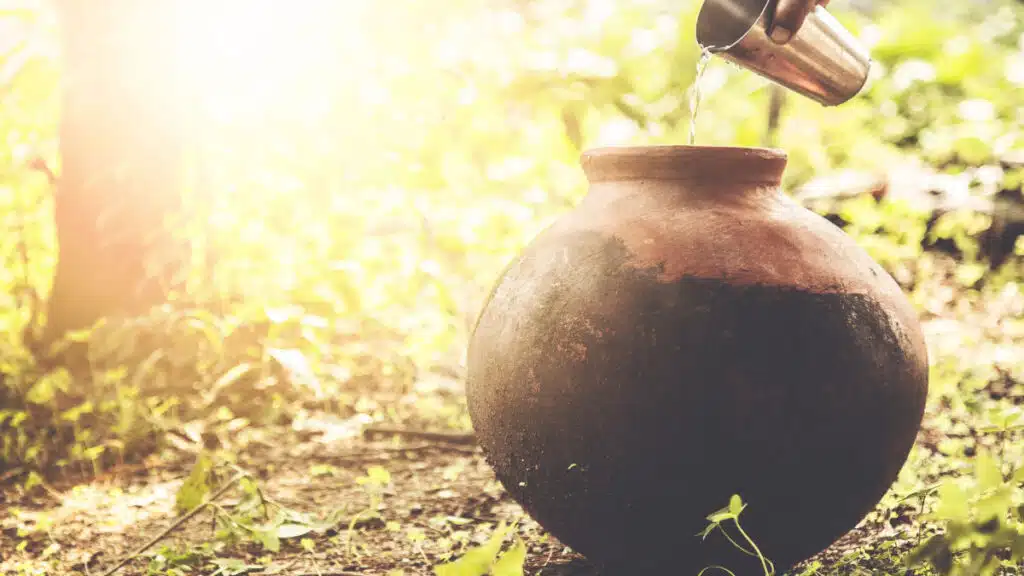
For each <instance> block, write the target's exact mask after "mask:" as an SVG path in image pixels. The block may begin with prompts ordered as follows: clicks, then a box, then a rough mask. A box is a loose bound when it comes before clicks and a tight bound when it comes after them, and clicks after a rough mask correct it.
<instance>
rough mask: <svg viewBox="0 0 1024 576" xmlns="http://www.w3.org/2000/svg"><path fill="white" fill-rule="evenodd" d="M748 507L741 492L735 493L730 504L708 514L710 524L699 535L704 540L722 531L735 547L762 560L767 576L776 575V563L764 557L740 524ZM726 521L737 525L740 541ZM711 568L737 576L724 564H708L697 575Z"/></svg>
mask: <svg viewBox="0 0 1024 576" xmlns="http://www.w3.org/2000/svg"><path fill="white" fill-rule="evenodd" d="M746 507H747V505H746V504H745V503H744V502H743V499H742V498H740V496H739V494H733V496H732V498H730V499H729V505H728V506H726V507H724V508H722V509H721V510H718V511H716V512H712V513H711V514H709V515H708V517H707V520H708V525H707V527H705V528H704V530H703V531H701V532H700V534H698V536H700V537H701V539H702V540H703V539H707V537H708V536H710V535H711V534H712V533H713V532H715V531H719V532H721V533H722V535H723V536H725V538H726V539H727V540H729V543H730V544H732V546H733V547H734V548H736V549H737V550H739V551H740V552H743V553H744V554H747V555H748V556H753V557H755V558H757V559H758V560H759V561H760V562H761V569H762V570H764V575H765V576H774V574H775V565H774V564H772V561H771V560H769V559H767V558H765V557H764V554H762V553H761V550H760V549H759V548H758V547H757V544H755V543H754V541H753V540H752V539H751V538H750V536H749V535H748V534H747V532H746V531H745V530H744V529H743V526H741V525H740V514H742V513H743V510H744V509H746ZM726 522H732V524H733V526H735V528H736V531H737V532H738V533H739V535H740V541H737V540H736V539H735V538H733V536H732V535H731V534H729V532H728V530H727V528H726V526H723V523H726ZM709 570H720V571H722V572H725V573H726V574H729V575H730V576H736V575H735V573H733V571H732V570H729V569H728V568H726V567H724V566H708V567H706V568H704V569H703V570H701V571H700V573H698V575H697V576H703V575H704V573H705V572H708V571H709Z"/></svg>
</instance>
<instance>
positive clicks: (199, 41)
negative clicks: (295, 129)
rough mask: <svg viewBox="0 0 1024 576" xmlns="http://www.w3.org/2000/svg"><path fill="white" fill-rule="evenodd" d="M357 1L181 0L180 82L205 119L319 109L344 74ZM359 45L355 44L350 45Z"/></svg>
mask: <svg viewBox="0 0 1024 576" xmlns="http://www.w3.org/2000/svg"><path fill="white" fill-rule="evenodd" d="M357 4H362V3H357V2H351V1H347V0H334V1H331V0H303V1H298V2H281V1H279V0H260V1H244V2H243V1H238V0H233V1H219V2H203V1H200V0H188V1H185V2H182V4H181V9H180V12H179V15H180V17H181V22H180V26H179V33H180V34H181V38H180V42H179V46H180V47H181V52H180V57H181V61H180V64H181V66H182V74H183V78H182V80H183V82H184V84H185V87H186V89H187V91H188V92H190V93H191V94H193V95H194V98H196V100H197V102H196V104H198V105H200V106H201V107H202V109H203V111H204V112H205V113H206V114H208V115H209V116H210V118H209V119H211V120H214V121H221V122H231V123H234V122H241V123H245V124H249V123H252V122H257V123H258V122H259V121H260V120H261V118H262V117H264V116H266V115H268V114H270V115H274V116H279V115H281V114H286V115H293V114H300V115H302V116H307V115H310V114H312V115H316V114H317V113H323V112H324V110H323V108H324V107H326V106H329V102H328V101H327V100H328V99H327V98H326V97H325V95H326V94H327V93H328V92H329V89H328V88H327V87H328V86H332V85H336V84H337V82H336V81H337V80H338V79H340V77H341V76H342V75H344V73H345V69H344V67H343V66H342V65H341V63H342V62H344V61H346V60H348V59H350V58H352V57H353V56H354V54H352V49H353V48H352V46H353V44H352V43H351V42H346V39H349V38H351V37H352V35H353V34H355V33H356V32H357V30H355V28H356V27H357V24H356V22H357V21H358V15H357V14H356V12H357V8H358V7H357V6H356V5H357ZM356 50H358V49H356Z"/></svg>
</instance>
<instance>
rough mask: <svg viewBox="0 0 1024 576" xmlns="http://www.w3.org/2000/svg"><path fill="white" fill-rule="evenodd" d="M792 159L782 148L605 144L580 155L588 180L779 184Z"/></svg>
mask: <svg viewBox="0 0 1024 576" xmlns="http://www.w3.org/2000/svg"><path fill="white" fill-rule="evenodd" d="M788 160H789V155H788V154H786V152H785V151H783V150H781V149H778V148H760V147H741V146H687V145H653V146H605V147H598V148H591V149H589V150H585V151H584V152H583V153H582V155H581V156H580V163H581V164H582V166H583V171H584V173H585V174H586V176H587V179H588V180H589V181H590V182H606V181H615V180H688V181H694V180H700V181H707V182H709V183H716V182H717V183H725V182H743V183H750V184H778V183H779V182H780V181H781V180H782V174H783V172H784V171H785V169H786V164H787V163H788Z"/></svg>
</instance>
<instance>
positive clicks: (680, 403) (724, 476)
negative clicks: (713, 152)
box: [467, 230, 927, 574]
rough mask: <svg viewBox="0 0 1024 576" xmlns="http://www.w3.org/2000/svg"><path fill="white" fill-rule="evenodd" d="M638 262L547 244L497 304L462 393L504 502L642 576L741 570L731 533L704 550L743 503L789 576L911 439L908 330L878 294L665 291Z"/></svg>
mask: <svg viewBox="0 0 1024 576" xmlns="http://www.w3.org/2000/svg"><path fill="white" fill-rule="evenodd" d="M633 262H634V259H633V258H632V255H631V252H630V250H629V249H628V247H627V246H626V245H625V244H624V243H623V242H622V241H621V240H619V239H616V238H615V237H613V236H610V235H606V234H602V233H599V232H593V231H579V230H576V231H569V232H564V233H562V234H560V235H549V236H548V237H547V238H546V239H543V240H541V241H539V242H538V243H536V244H535V245H533V246H531V247H530V248H529V249H528V250H527V251H526V252H525V253H524V254H523V256H522V257H521V258H520V259H519V260H518V261H517V262H516V263H515V264H513V266H511V267H510V268H509V270H508V271H507V272H506V274H505V276H504V278H503V279H502V280H501V282H500V283H499V285H498V286H497V287H496V289H495V291H494V293H493V294H492V297H491V299H490V301H489V303H488V304H487V306H486V308H485V310H484V312H483V313H482V315H481V317H480V320H479V322H478V325H477V329H476V331H475V333H474V337H473V341H472V343H471V346H470V353H469V368H470V370H469V379H468V383H467V395H468V401H469V409H470V414H471V417H472V419H473V424H474V427H475V429H476V433H477V435H478V437H479V440H480V443H481V445H482V446H483V448H484V450H485V453H486V454H487V457H488V460H489V462H490V463H491V465H492V466H493V467H494V469H495V471H496V474H497V476H498V478H499V479H500V480H501V481H502V483H503V484H504V485H505V487H506V488H507V490H508V491H509V493H510V494H511V495H512V496H513V497H514V498H515V499H516V500H517V501H519V502H520V503H521V504H522V505H523V507H524V508H525V509H526V511H528V512H529V513H530V514H531V515H532V516H533V517H534V518H536V519H537V520H538V521H539V522H540V523H541V524H542V525H543V526H544V527H545V528H547V529H548V530H549V531H551V532H552V533H553V534H554V535H555V536H557V537H558V538H559V539H560V540H562V541H563V542H564V543H566V544H568V545H569V546H571V547H573V548H574V549H576V550H577V551H579V552H580V553H582V554H584V555H586V556H588V557H589V558H590V559H591V560H593V561H596V562H598V563H602V564H607V565H611V566H615V565H624V566H627V567H628V568H627V570H628V571H627V573H634V574H642V573H645V572H647V571H649V572H651V573H659V572H660V573H664V574H667V573H680V574H686V573H693V574H695V573H696V572H697V571H699V570H700V568H702V567H704V566H706V565H709V564H724V565H726V566H727V567H736V568H739V569H740V571H739V572H738V573H747V572H744V571H742V568H743V567H744V566H745V564H743V562H745V561H746V560H747V559H744V557H743V556H742V555H741V554H738V553H733V552H731V551H730V550H731V548H730V547H729V546H728V545H723V542H725V541H724V539H723V538H722V536H721V534H718V533H716V534H713V535H711V536H709V537H708V539H707V540H706V541H705V542H703V543H702V542H701V539H700V538H699V537H698V536H696V534H697V533H698V532H700V531H701V530H702V529H703V528H704V527H705V526H706V524H707V522H706V520H705V517H706V516H707V515H708V514H710V513H711V512H713V511H715V510H717V509H719V508H721V507H723V506H725V505H726V504H727V503H728V501H729V497H730V496H731V495H732V494H734V493H738V494H740V495H741V496H742V498H743V500H744V501H745V502H747V503H748V508H747V509H746V510H745V511H744V512H743V515H742V516H741V521H742V522H743V525H744V527H745V528H746V529H747V531H748V533H749V534H750V535H751V537H752V538H753V539H754V540H755V541H756V542H757V544H758V546H759V547H760V548H761V550H762V551H763V552H764V553H765V554H766V555H767V556H768V557H769V558H770V559H773V560H775V562H776V563H777V565H778V568H780V569H782V568H784V567H785V566H787V565H789V564H791V563H793V562H797V561H800V560H802V559H804V558H806V557H809V556H810V555H813V554H814V553H816V552H818V551H820V550H822V549H823V548H825V547H827V546H828V545H830V544H831V543H832V542H833V541H834V540H835V539H836V538H838V537H839V536H841V535H842V534H843V533H845V532H846V531H848V530H850V529H852V528H853V527H854V526H855V525H856V523H857V522H858V521H859V520H860V519H861V518H863V516H864V515H865V514H866V513H867V512H869V511H870V510H871V509H872V507H873V506H874V505H875V504H876V503H877V502H878V500H879V499H880V498H881V496H882V495H883V494H884V492H885V491H886V490H887V489H888V488H889V486H890V485H891V483H892V482H893V481H894V480H895V478H896V475H897V473H898V472H899V470H900V468H901V467H902V465H903V463H904V461H905V459H906V457H907V454H908V452H909V450H910V448H911V446H912V444H913V441H914V437H915V435H916V431H917V429H918V426H919V425H920V421H921V416H922V412H923V406H924V396H925V391H926V388H927V382H926V378H927V367H926V366H925V360H924V359H923V358H922V357H921V356H920V354H917V353H915V352H914V350H913V344H912V343H911V342H910V339H909V338H908V336H907V334H906V333H905V332H906V331H907V330H916V327H908V326H904V325H903V324H901V322H900V321H899V320H898V319H897V317H896V315H894V313H893V312H892V311H891V310H888V309H887V307H886V305H885V304H884V303H883V302H881V301H880V300H879V299H876V298H875V297H873V296H872V294H870V293H856V294H854V293H845V292H836V291H832V292H815V291H808V290H806V289H804V290H801V289H798V288H794V287H787V286H775V285H764V284H734V283H730V282H729V281H728V280H723V279H713V278H698V277H691V276H686V275H683V276H679V277H675V278H671V279H666V277H665V275H664V274H662V270H661V269H659V267H657V266H653V267H647V268H638V267H636V266H635V265H634V264H633ZM665 570H669V572H665ZM734 571H735V570H734Z"/></svg>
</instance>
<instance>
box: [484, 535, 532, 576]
mask: <svg viewBox="0 0 1024 576" xmlns="http://www.w3.org/2000/svg"><path fill="white" fill-rule="evenodd" d="M525 564H526V544H525V543H524V542H523V541H522V540H521V539H519V538H516V543H515V544H513V545H512V547H511V548H509V549H508V551H506V552H505V553H504V554H502V555H501V557H500V558H498V561H497V562H495V563H494V566H492V567H491V576H523V566H524V565H525Z"/></svg>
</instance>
